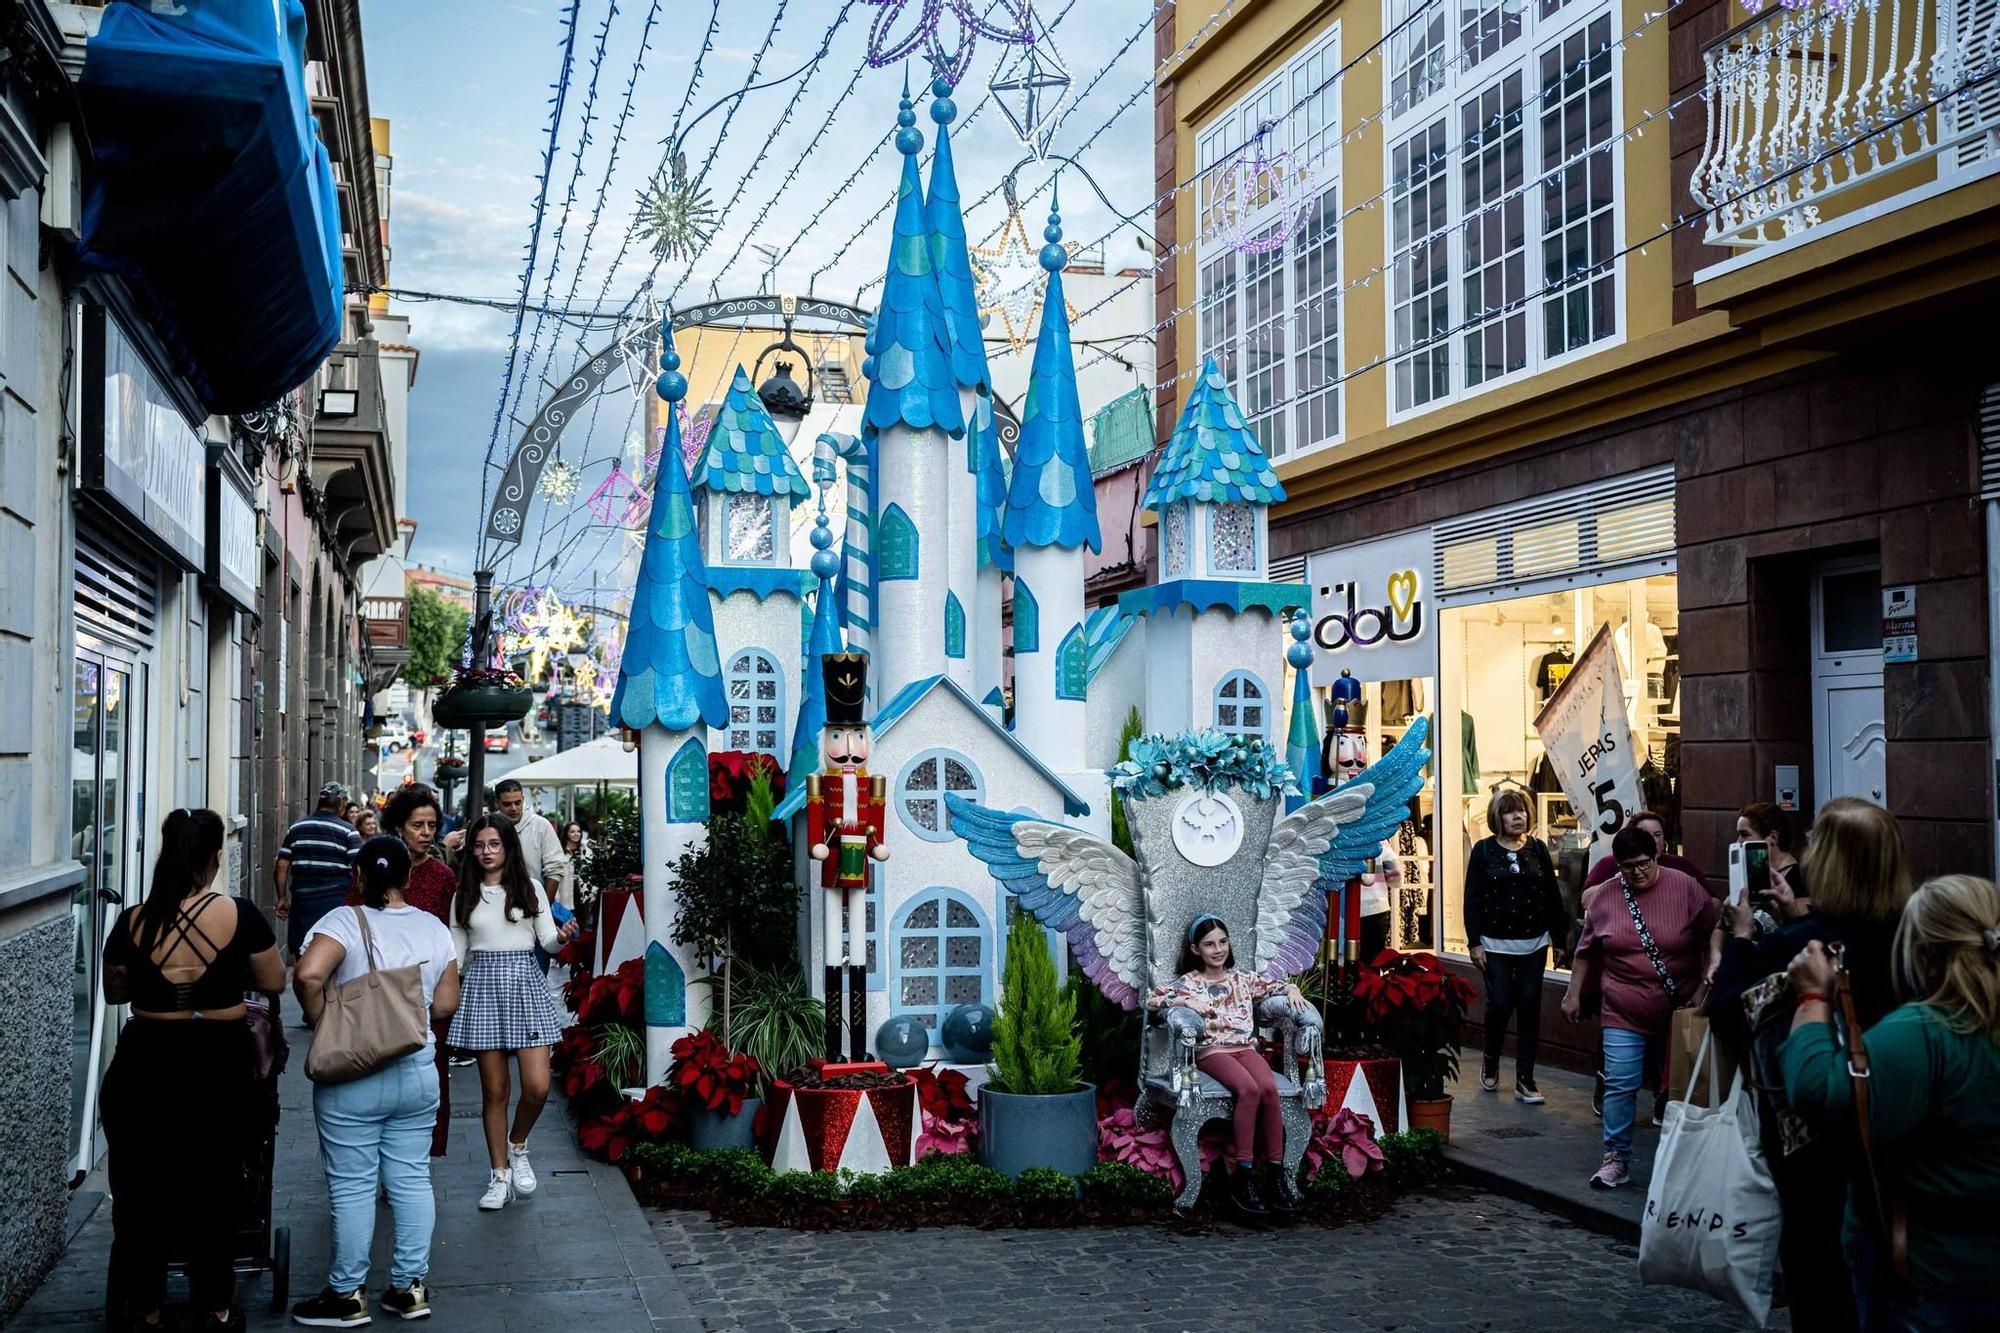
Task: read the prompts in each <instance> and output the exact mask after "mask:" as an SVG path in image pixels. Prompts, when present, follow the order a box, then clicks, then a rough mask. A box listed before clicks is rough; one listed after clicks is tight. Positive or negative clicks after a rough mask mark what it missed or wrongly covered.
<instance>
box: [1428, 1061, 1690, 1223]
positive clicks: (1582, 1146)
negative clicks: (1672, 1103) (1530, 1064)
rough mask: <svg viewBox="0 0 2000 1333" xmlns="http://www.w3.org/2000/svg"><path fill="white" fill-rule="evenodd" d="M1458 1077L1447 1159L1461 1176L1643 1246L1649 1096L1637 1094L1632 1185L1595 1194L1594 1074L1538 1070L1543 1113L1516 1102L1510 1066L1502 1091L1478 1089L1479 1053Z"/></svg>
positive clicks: (1653, 1139) (1600, 1135)
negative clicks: (1592, 1175) (1592, 1182)
mask: <svg viewBox="0 0 2000 1333" xmlns="http://www.w3.org/2000/svg"><path fill="white" fill-rule="evenodd" d="M1460 1075H1461V1076H1460V1078H1459V1081H1458V1084H1457V1085H1456V1086H1455V1087H1453V1088H1451V1089H1450V1092H1451V1093H1452V1106H1451V1145H1450V1146H1449V1147H1448V1148H1447V1149H1446V1150H1445V1153H1446V1156H1447V1157H1448V1158H1449V1160H1450V1161H1451V1163H1452V1165H1453V1166H1455V1167H1457V1168H1458V1170H1459V1174H1460V1175H1461V1176H1462V1177H1464V1178H1466V1179H1468V1180H1470V1181H1472V1182H1474V1183H1476V1184H1479V1185H1482V1186H1484V1187H1485V1188H1487V1189H1490V1190H1492V1191H1494V1192H1495V1193H1497V1194H1505V1195H1508V1196H1509V1197H1511V1198H1516V1199H1520V1200H1523V1201H1524V1202H1527V1203H1531V1204H1533V1205H1535V1206H1536V1207H1538V1208H1543V1209H1547V1210H1548V1211H1549V1212H1552V1213H1557V1214H1560V1215H1561V1216H1563V1217H1566V1218H1568V1219H1569V1220H1570V1221H1572V1222H1575V1223H1577V1224H1578V1225H1579V1226H1584V1227H1588V1228H1590V1229H1591V1230H1593V1231H1596V1232H1599V1233H1601V1234H1603V1235H1606V1236H1611V1237H1614V1238H1616V1239H1620V1240H1625V1241H1632V1242H1636V1241H1637V1240H1638V1239H1639V1219H1640V1217H1641V1216H1642V1215H1643V1214H1644V1212H1645V1209H1646V1187H1647V1185H1648V1184H1649V1183H1650V1182H1651V1181H1652V1178H1653V1153H1654V1151H1655V1150H1656V1149H1657V1148H1658V1147H1659V1143H1660V1133H1659V1130H1658V1129H1657V1128H1656V1127H1655V1126H1654V1125H1653V1123H1652V1121H1653V1094H1652V1093H1650V1092H1644V1091H1641V1092H1640V1094H1639V1119H1638V1124H1637V1126H1636V1127H1635V1128H1634V1129H1633V1131H1632V1183H1631V1184H1629V1185H1625V1186H1622V1187H1621V1188H1619V1189H1615V1190H1598V1189H1592V1188H1590V1185H1589V1184H1588V1182H1589V1180H1590V1173H1591V1172H1593V1171H1595V1170H1597V1167H1598V1164H1599V1163H1600V1162H1602V1161H1603V1160H1604V1122H1603V1121H1602V1120H1599V1119H1598V1118H1597V1117H1596V1116H1595V1115H1594V1114H1592V1113H1591V1109H1590V1092H1591V1084H1592V1082H1593V1080H1592V1079H1591V1077H1590V1075H1588V1074H1572V1073H1569V1072H1567V1071H1565V1070H1561V1069H1547V1068H1544V1069H1537V1070H1536V1071H1535V1081H1536V1083H1537V1084H1538V1085H1539V1086H1540V1088H1541V1090H1542V1095H1543V1096H1544V1097H1547V1098H1548V1101H1547V1102H1546V1103H1544V1104H1543V1105H1541V1106H1524V1105H1522V1104H1521V1103H1520V1102H1517V1101H1515V1100H1514V1070H1513V1064H1512V1062H1511V1061H1506V1062H1503V1063H1502V1065H1501V1070H1500V1090H1499V1091H1498V1092H1482V1091H1481V1090H1480V1087H1479V1056H1478V1053H1477V1052H1471V1053H1469V1055H1468V1057H1467V1059H1466V1060H1465V1061H1464V1063H1463V1064H1462V1065H1461V1067H1460Z"/></svg>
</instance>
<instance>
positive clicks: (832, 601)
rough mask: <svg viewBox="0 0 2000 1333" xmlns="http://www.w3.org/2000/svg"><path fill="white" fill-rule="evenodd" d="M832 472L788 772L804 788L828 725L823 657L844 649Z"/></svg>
mask: <svg viewBox="0 0 2000 1333" xmlns="http://www.w3.org/2000/svg"><path fill="white" fill-rule="evenodd" d="M832 484H833V478H832V476H831V475H828V476H826V477H825V478H824V479H822V480H820V485H819V516H818V517H817V518H815V519H814V520H813V530H812V539H811V540H812V546H813V557H812V572H813V574H814V575H815V576H817V577H818V579H819V595H818V596H817V597H816V598H815V599H814V601H813V618H812V634H811V636H810V637H809V638H808V639H807V641H806V678H805V690H804V693H803V694H802V695H801V696H800V698H799V719H798V723H797V725H796V726H795V727H794V728H793V730H792V762H791V765H790V767H788V768H787V769H786V771H785V778H786V782H785V785H786V787H787V788H788V789H790V788H798V789H800V790H803V789H804V787H805V781H806V778H807V777H808V776H809V775H810V774H813V773H817V772H819V770H820V753H819V733H820V732H821V730H823V729H824V728H825V726H826V680H825V677H824V676H823V675H822V674H821V672H820V668H819V659H820V658H822V657H824V656H825V655H826V654H828V653H838V652H843V651H845V649H843V648H842V646H841V642H840V597H839V594H838V593H836V592H835V591H834V586H833V578H834V575H835V574H838V573H839V572H840V557H839V555H837V554H835V553H834V551H833V550H832V547H833V528H832V527H831V526H829V525H828V523H827V518H826V490H827V487H829V486H831V485H832Z"/></svg>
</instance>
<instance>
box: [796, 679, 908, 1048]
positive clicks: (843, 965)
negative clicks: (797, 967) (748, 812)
mask: <svg viewBox="0 0 2000 1333" xmlns="http://www.w3.org/2000/svg"><path fill="white" fill-rule="evenodd" d="M820 668H821V670H822V671H824V672H825V680H826V729H825V730H824V731H823V732H821V738H820V754H821V756H822V757H823V760H824V763H825V769H824V771H823V772H819V773H814V774H812V775H811V776H809V777H808V778H807V779H806V838H807V851H808V854H809V855H810V856H811V857H812V859H813V860H815V861H818V862H819V863H820V867H821V869H820V884H821V886H822V887H823V888H825V889H826V890H827V896H826V933H825V940H826V1058H827V1059H828V1060H832V1061H839V1060H841V1059H842V1058H843V1055H842V1052H841V1038H840V1012H841V1004H840V983H841V974H842V971H843V969H844V970H845V972H846V978H847V1051H846V1054H845V1058H846V1059H848V1060H866V1059H867V1058H868V1055H867V1045H868V1035H867V1034H868V906H867V903H868V876H869V874H870V873H871V872H870V868H869V864H868V863H869V862H870V861H871V860H872V861H886V860H888V859H889V848H888V846H887V844H885V843H884V842H883V840H882V839H883V835H884V833H883V820H884V818H885V817H886V814H887V809H888V798H887V789H886V784H885V783H884V781H883V779H881V778H879V777H875V776H872V775H871V774H870V773H869V772H868V724H867V722H865V721H863V719H862V709H863V707H864V700H863V695H864V693H865V691H866V689H867V685H868V658H867V657H866V656H865V655H863V654H861V653H827V654H825V655H824V656H822V657H821V658H820Z"/></svg>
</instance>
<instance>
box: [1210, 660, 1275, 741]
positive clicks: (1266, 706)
mask: <svg viewBox="0 0 2000 1333" xmlns="http://www.w3.org/2000/svg"><path fill="white" fill-rule="evenodd" d="M1232 681H1234V682H1235V683H1236V697H1235V698H1234V699H1224V698H1223V697H1222V688H1223V686H1225V685H1228V684H1229V683H1230V682H1232ZM1246 685H1248V686H1251V687H1253V688H1254V689H1255V690H1256V691H1257V697H1256V698H1255V699H1254V700H1252V699H1250V697H1249V696H1248V695H1247V694H1245V693H1244V688H1243V687H1244V686H1246ZM1246 702H1247V703H1254V704H1255V706H1256V707H1257V708H1259V709H1261V710H1262V713H1263V718H1264V720H1263V722H1262V723H1261V724H1260V725H1259V726H1257V727H1256V728H1254V729H1252V728H1251V727H1249V726H1247V725H1246V724H1245V723H1244V721H1243V705H1244V704H1245V703H1246ZM1225 704H1229V705H1233V706H1234V707H1235V709H1236V721H1234V722H1232V723H1230V724H1228V725H1227V726H1225V725H1223V723H1222V720H1221V718H1220V717H1219V716H1218V711H1219V710H1220V709H1221V708H1222V707H1223V706H1224V705H1225ZM1271 707H1272V705H1271V687H1270V686H1268V685H1266V684H1265V683H1264V682H1263V680H1262V679H1261V678H1259V677H1258V676H1257V675H1256V674H1255V673H1253V672H1249V671H1231V672H1229V673H1228V674H1227V675H1225V676H1223V678H1222V679H1221V680H1218V681H1216V682H1215V689H1214V690H1212V691H1211V692H1210V693H1209V696H1208V710H1209V711H1208V721H1209V726H1211V727H1213V728H1214V729H1215V730H1217V731H1220V732H1226V733H1227V734H1229V735H1231V736H1238V737H1241V738H1242V739H1244V740H1255V741H1269V740H1270V739H1271V736H1272V722H1273V720H1274V719H1273V718H1272V716H1271Z"/></svg>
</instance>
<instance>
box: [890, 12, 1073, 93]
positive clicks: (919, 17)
mask: <svg viewBox="0 0 2000 1333" xmlns="http://www.w3.org/2000/svg"><path fill="white" fill-rule="evenodd" d="M867 3H869V4H871V5H874V6H876V7H877V8H879V9H880V10H881V11H882V12H881V13H880V14H877V15H876V16H875V22H874V25H873V26H872V27H870V28H869V29H868V63H869V64H870V65H872V66H874V67H875V68H876V69H880V68H882V66H884V65H893V64H895V63H896V62H897V61H899V60H902V59H904V58H905V57H907V56H909V55H911V54H913V53H914V52H916V50H917V49H918V48H919V47H921V48H922V49H923V51H924V54H925V57H926V58H927V59H928V60H929V61H930V64H931V67H932V68H933V69H935V70H936V71H937V72H938V73H939V74H942V75H943V76H944V77H945V78H946V79H948V80H950V81H951V82H952V83H957V82H958V81H959V79H960V78H961V77H963V75H964V74H965V70H966V66H968V65H970V64H971V63H972V51H973V48H974V47H975V46H976V45H978V42H979V39H980V38H981V37H991V38H992V39H993V40H994V41H996V42H1002V43H1005V44H1007V45H1010V46H1023V45H1027V44H1029V43H1031V42H1033V41H1034V40H1035V13H1034V7H1033V5H1032V4H1031V3H1030V0H993V3H992V4H991V5H990V6H989V5H980V4H975V3H973V0H867ZM982 9H992V10H996V11H998V14H999V16H1000V19H1001V21H1000V22H991V21H989V20H987V19H986V18H984V17H982V16H981V14H980V11H981V10H982ZM905 10H909V11H911V12H913V13H915V14H916V23H915V26H913V27H912V28H911V29H910V30H909V31H908V32H906V33H904V34H903V35H902V36H900V37H898V36H894V35H892V34H893V31H894V29H895V28H896V27H897V25H898V24H899V23H900V22H901V21H902V18H903V14H904V11H905ZM947 13H949V14H950V15H951V16H952V17H953V18H954V19H955V20H957V23H958V49H957V50H955V51H946V50H945V46H944V40H943V38H942V36H941V35H940V33H939V29H940V27H941V26H942V25H943V23H944V17H945V15H946V14H947Z"/></svg>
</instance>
